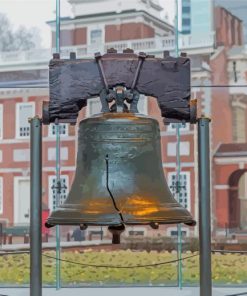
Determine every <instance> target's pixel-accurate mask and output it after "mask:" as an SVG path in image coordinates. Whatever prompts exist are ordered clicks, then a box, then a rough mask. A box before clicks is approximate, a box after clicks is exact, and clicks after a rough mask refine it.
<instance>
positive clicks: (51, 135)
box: [48, 123, 69, 138]
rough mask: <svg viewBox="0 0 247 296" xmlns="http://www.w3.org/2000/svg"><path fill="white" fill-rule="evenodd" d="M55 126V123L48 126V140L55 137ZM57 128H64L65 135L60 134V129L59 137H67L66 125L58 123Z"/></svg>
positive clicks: (67, 129) (67, 128)
mask: <svg viewBox="0 0 247 296" xmlns="http://www.w3.org/2000/svg"><path fill="white" fill-rule="evenodd" d="M55 126H56V124H55V123H51V124H49V128H48V137H49V138H54V137H56V128H55V132H54V129H53V128H54V127H55ZM59 126H60V128H61V126H64V127H65V134H61V129H60V128H59V129H60V137H68V135H69V126H68V123H59Z"/></svg>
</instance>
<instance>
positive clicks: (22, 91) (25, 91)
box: [0, 86, 49, 100]
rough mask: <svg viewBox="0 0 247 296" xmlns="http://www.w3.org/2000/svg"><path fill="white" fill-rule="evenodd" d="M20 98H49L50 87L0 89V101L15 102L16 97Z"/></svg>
mask: <svg viewBox="0 0 247 296" xmlns="http://www.w3.org/2000/svg"><path fill="white" fill-rule="evenodd" d="M19 96H22V97H23V96H29V97H30V96H37V97H38V98H40V97H47V100H48V96H49V86H47V88H38V87H37V88H14V89H9V88H2V89H0V100H1V99H4V100H6V99H10V100H11V99H12V100H15V99H16V97H19Z"/></svg>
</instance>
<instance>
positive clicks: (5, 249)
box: [0, 239, 112, 296]
mask: <svg viewBox="0 0 247 296" xmlns="http://www.w3.org/2000/svg"><path fill="white" fill-rule="evenodd" d="M111 243H112V242H111V240H106V239H104V240H92V241H89V240H86V241H81V242H74V241H71V242H64V241H61V242H60V246H61V248H69V247H91V246H100V245H102V247H103V246H104V245H110V244H111ZM52 248H54V249H55V248H56V242H55V241H54V242H49V243H42V250H44V249H52ZM24 250H27V251H29V250H30V244H12V245H2V247H0V252H1V251H2V252H8V251H9V252H11V251H24ZM0 296H1V295H0Z"/></svg>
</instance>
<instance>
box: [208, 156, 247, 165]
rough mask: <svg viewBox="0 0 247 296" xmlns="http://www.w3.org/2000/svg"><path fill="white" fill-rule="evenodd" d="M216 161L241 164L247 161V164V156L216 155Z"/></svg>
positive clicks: (224, 163)
mask: <svg viewBox="0 0 247 296" xmlns="http://www.w3.org/2000/svg"><path fill="white" fill-rule="evenodd" d="M214 161H215V163H216V164H222V165H227V164H236V165H239V163H245V164H247V157H224V158H223V157H215V158H214Z"/></svg>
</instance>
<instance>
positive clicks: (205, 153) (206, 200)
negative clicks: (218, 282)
mask: <svg viewBox="0 0 247 296" xmlns="http://www.w3.org/2000/svg"><path fill="white" fill-rule="evenodd" d="M209 122H210V119H209V118H206V117H203V118H199V119H198V166H199V238H200V296H212V279H211V218H210V149H209V143H210V140H209V139H210V138H209Z"/></svg>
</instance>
